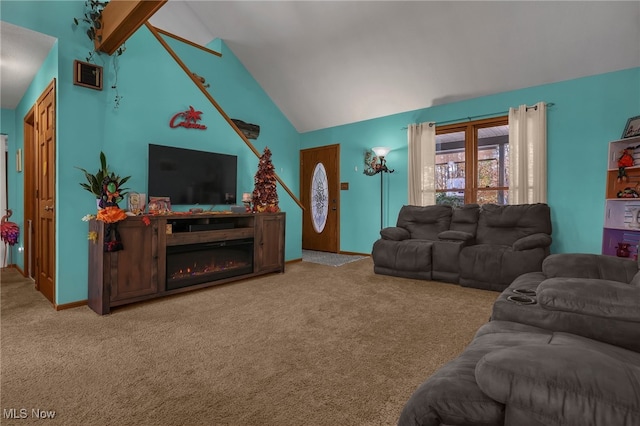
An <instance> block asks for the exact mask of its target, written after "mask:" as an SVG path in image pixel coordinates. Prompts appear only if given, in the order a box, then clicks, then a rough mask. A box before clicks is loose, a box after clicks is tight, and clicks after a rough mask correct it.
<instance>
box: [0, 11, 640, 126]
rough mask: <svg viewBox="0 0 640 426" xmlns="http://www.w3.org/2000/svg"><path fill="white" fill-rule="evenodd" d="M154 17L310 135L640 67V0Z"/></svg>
mask: <svg viewBox="0 0 640 426" xmlns="http://www.w3.org/2000/svg"><path fill="white" fill-rule="evenodd" d="M150 21H151V23H152V24H153V25H155V26H157V27H159V28H162V29H164V30H167V31H169V32H172V33H174V34H176V35H179V36H181V37H184V38H186V39H189V40H191V41H193V42H196V43H199V44H202V45H206V44H207V43H209V42H210V41H212V40H213V39H216V38H220V39H222V40H224V42H225V43H226V45H227V46H228V47H229V48H230V49H231V50H232V51H233V53H234V54H235V55H236V56H237V57H238V59H239V60H240V61H241V62H242V63H243V64H244V66H245V67H246V68H247V70H248V71H249V72H250V73H251V74H252V75H253V77H254V78H255V79H256V81H257V82H258V83H259V84H260V85H261V86H262V88H263V89H264V90H265V91H266V92H267V94H268V95H269V96H270V97H271V99H272V100H273V101H274V102H275V104H276V105H277V106H278V107H279V108H280V110H281V111H282V112H283V113H284V114H285V115H286V116H287V117H288V119H289V120H290V121H291V123H292V124H293V125H294V126H295V127H296V129H297V130H298V131H300V132H306V131H310V130H315V129H320V128H325V127H331V126H336V125H341V124H346V123H351V122H355V121H360V120H365V119H370V118H376V117H380V116H385V115H390V114H394V113H398V112H404V111H410V110H414V109H420V108H425V107H429V106H433V105H440V104H445V103H449V102H454V101H458V100H464V99H469V98H474V97H478V96H483V95H487V94H492V93H498V92H505V91H510V90H515V89H520V88H525V87H531V86H536V85H540V84H547V83H553V82H557V81H563V80H569V79H574V78H578V77H583V76H589V75H595V74H601V73H605V72H610V71H617V70H621V69H627V68H632V67H638V66H640V2H638V1H621V2H616V1H605V2H593V1H586V2H582V1H558V2H556V1H533V2H529V1H511V2H485V1H471V2H460V1H372V2H370V1H336V2H334V1H276V2H269V1H257V2H254V1H182V0H169V1H168V2H167V3H166V4H165V5H164V6H163V7H162V8H161V9H160V10H159V11H158V12H157V13H156V14H155V15H154V16H153V17H152V18H151V19H150ZM2 47H3V49H4V42H3V45H2ZM3 84H4V78H3ZM629 89H630V90H635V91H637V92H638V93H640V88H638V87H636V88H629ZM3 98H4V94H3ZM549 101H553V100H549ZM223 108H224V105H223Z"/></svg>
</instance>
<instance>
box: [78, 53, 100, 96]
mask: <svg viewBox="0 0 640 426" xmlns="http://www.w3.org/2000/svg"><path fill="white" fill-rule="evenodd" d="M73 84H75V85H76V86H82V87H88V88H90V89H95V90H102V67H101V66H100V65H96V64H92V63H89V62H82V61H79V60H77V59H76V60H75V61H73Z"/></svg>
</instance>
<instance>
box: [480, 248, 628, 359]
mask: <svg viewBox="0 0 640 426" xmlns="http://www.w3.org/2000/svg"><path fill="white" fill-rule="evenodd" d="M637 277H640V272H638V264H637V263H636V262H634V261H633V260H630V259H626V258H620V257H613V256H602V255H596V254H552V255H551V256H549V257H547V258H546V259H545V260H544V262H543V264H542V272H535V273H529V274H524V275H522V276H520V277H518V278H517V279H515V280H514V281H513V283H512V284H511V285H510V286H509V287H508V288H507V289H506V290H504V291H503V292H502V293H501V294H500V296H498V299H497V300H496V302H495V303H494V304H493V312H492V314H491V319H492V320H501V321H516V322H520V323H523V324H530V325H534V326H537V327H543V328H546V329H549V330H555V331H564V332H568V333H573V334H578V335H581V336H585V337H589V338H592V339H596V340H599V341H602V342H607V343H611V344H614V345H617V346H621V347H624V348H627V349H631V350H634V351H640V279H639V278H637ZM522 289H528V290H532V291H535V292H536V295H535V296H530V297H531V298H532V299H533V300H534V301H535V302H536V303H535V304H528V305H518V304H516V303H513V302H511V301H509V300H508V299H509V296H513V295H514V294H515V293H514V290H522Z"/></svg>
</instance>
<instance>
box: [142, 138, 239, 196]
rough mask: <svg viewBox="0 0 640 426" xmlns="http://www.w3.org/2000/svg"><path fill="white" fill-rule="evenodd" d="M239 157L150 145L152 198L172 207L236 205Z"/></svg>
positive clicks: (149, 187)
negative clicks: (168, 203)
mask: <svg viewBox="0 0 640 426" xmlns="http://www.w3.org/2000/svg"><path fill="white" fill-rule="evenodd" d="M237 168H238V157H237V156H235V155H227V154H218V153H215V152H207V151H197V150H194V149H186V148H176V147H170V146H163V145H154V144H149V182H148V184H149V185H148V190H147V191H148V195H149V196H150V197H156V196H157V197H169V198H170V200H171V205H179V204H187V205H195V204H235V203H236V189H237Z"/></svg>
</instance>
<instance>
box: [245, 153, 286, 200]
mask: <svg viewBox="0 0 640 426" xmlns="http://www.w3.org/2000/svg"><path fill="white" fill-rule="evenodd" d="M254 184H255V186H254V189H253V194H252V201H253V212H254V213H263V212H267V213H277V212H279V211H280V207H279V206H278V192H277V188H276V175H275V172H274V167H273V164H272V163H271V150H270V149H269V148H268V147H265V148H264V153H263V154H262V155H261V156H260V161H259V162H258V171H257V172H256V175H255V177H254Z"/></svg>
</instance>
